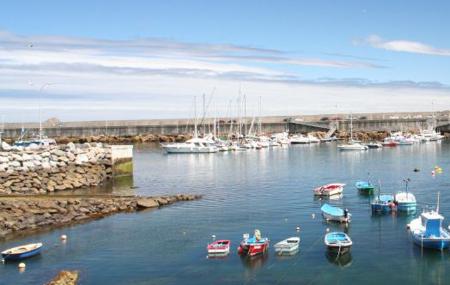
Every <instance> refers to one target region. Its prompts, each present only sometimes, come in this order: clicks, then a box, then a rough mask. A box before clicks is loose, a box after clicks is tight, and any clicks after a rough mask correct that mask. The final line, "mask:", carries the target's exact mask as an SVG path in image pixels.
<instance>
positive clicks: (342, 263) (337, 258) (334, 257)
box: [325, 250, 352, 267]
mask: <svg viewBox="0 0 450 285" xmlns="http://www.w3.org/2000/svg"><path fill="white" fill-rule="evenodd" d="M325 257H326V258H327V260H328V262H329V263H332V264H334V265H337V266H339V267H349V266H351V265H352V254H351V252H346V253H344V254H340V255H339V254H338V253H336V252H332V251H329V250H327V251H326V252H325Z"/></svg>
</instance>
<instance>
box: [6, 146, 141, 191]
mask: <svg viewBox="0 0 450 285" xmlns="http://www.w3.org/2000/svg"><path fill="white" fill-rule="evenodd" d="M112 156H113V154H112V147H110V146H107V145H104V144H102V143H84V144H74V143H68V144H66V145H58V146H52V147H49V148H26V149H23V148H19V149H18V148H8V147H5V146H4V147H3V151H0V195H2V194H3V195H4V194H45V193H49V192H54V191H61V190H69V189H76V188H86V187H91V186H97V185H99V184H100V183H102V182H103V181H104V180H106V179H108V178H111V177H112V176H113V170H114V165H113V161H114V160H113V157H112ZM131 156H132V154H131ZM129 160H131V158H130V159H129ZM131 169H132V168H131Z"/></svg>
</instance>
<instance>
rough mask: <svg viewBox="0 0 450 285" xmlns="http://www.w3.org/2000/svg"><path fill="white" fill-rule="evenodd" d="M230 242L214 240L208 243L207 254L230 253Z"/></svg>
mask: <svg viewBox="0 0 450 285" xmlns="http://www.w3.org/2000/svg"><path fill="white" fill-rule="evenodd" d="M230 245H231V242H230V241H229V240H216V241H214V242H212V243H210V244H208V247H207V250H208V254H209V255H228V254H229V253H230Z"/></svg>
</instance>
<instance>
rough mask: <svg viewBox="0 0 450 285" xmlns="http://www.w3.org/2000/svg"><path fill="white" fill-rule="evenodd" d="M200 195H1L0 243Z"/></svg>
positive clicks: (186, 199) (191, 199)
mask: <svg viewBox="0 0 450 285" xmlns="http://www.w3.org/2000/svg"><path fill="white" fill-rule="evenodd" d="M200 198H202V196H201V195H193V194H177V195H167V196H117V195H92V196H89V195H75V196H67V195H58V196H54V195H52V196H47V195H36V196H31V195H26V196H24V195H5V196H0V241H4V240H8V239H10V238H14V237H25V236H28V235H31V234H33V233H36V232H41V231H45V230H52V229H55V228H61V227H66V226H72V225H76V224H80V223H85V222H90V221H93V220H97V219H101V218H104V217H107V216H111V215H113V214H117V213H132V212H139V211H142V210H147V209H158V208H161V207H163V206H168V205H171V204H174V203H177V202H183V201H194V200H198V199H200Z"/></svg>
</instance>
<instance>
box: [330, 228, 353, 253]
mask: <svg viewBox="0 0 450 285" xmlns="http://www.w3.org/2000/svg"><path fill="white" fill-rule="evenodd" d="M324 242H325V245H326V246H327V247H328V249H329V250H331V251H337V253H338V254H343V253H346V252H348V251H350V248H351V246H352V244H353V242H352V240H351V239H350V237H349V236H348V235H347V234H346V233H343V232H331V233H328V234H326V235H325V238H324Z"/></svg>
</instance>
